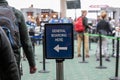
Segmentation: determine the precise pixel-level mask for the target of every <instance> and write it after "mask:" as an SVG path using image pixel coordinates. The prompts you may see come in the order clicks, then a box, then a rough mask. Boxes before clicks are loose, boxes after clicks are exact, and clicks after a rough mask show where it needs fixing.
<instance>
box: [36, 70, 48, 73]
mask: <svg viewBox="0 0 120 80" xmlns="http://www.w3.org/2000/svg"><path fill="white" fill-rule="evenodd" d="M38 72H39V73H49V72H50V71H46V70H40V71H38Z"/></svg>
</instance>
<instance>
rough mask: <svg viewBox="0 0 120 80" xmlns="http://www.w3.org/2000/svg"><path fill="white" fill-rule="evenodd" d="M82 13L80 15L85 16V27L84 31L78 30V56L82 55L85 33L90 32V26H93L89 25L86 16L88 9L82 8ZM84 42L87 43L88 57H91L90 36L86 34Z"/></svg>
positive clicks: (86, 51)
mask: <svg viewBox="0 0 120 80" xmlns="http://www.w3.org/2000/svg"><path fill="white" fill-rule="evenodd" d="M81 13H82V15H81V16H80V17H83V25H84V27H85V31H84V32H77V53H78V57H81V43H82V40H83V35H84V33H88V28H92V26H90V25H88V18H87V17H86V15H87V11H86V10H82V11H81ZM84 40H85V41H84V43H85V55H86V58H88V57H90V56H89V36H86V35H84Z"/></svg>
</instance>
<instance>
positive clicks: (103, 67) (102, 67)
mask: <svg viewBox="0 0 120 80" xmlns="http://www.w3.org/2000/svg"><path fill="white" fill-rule="evenodd" d="M96 68H97V69H106V68H107V67H105V66H98V67H96Z"/></svg>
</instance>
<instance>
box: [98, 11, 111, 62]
mask: <svg viewBox="0 0 120 80" xmlns="http://www.w3.org/2000/svg"><path fill="white" fill-rule="evenodd" d="M106 18H107V12H106V11H102V12H101V20H100V21H99V22H98V24H97V32H98V33H100V34H102V35H108V34H109V33H112V29H111V26H110V24H109V22H108V21H107V19H106ZM99 45H100V42H99V41H98V46H97V50H96V58H97V61H99V60H100V59H99V55H100V49H99ZM102 55H104V56H105V60H106V61H110V59H109V58H110V55H109V53H108V41H107V38H104V37H102Z"/></svg>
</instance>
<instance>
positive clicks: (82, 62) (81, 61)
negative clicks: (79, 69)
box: [79, 61, 88, 63]
mask: <svg viewBox="0 0 120 80" xmlns="http://www.w3.org/2000/svg"><path fill="white" fill-rule="evenodd" d="M79 63H88V62H87V61H80V62H79Z"/></svg>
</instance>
